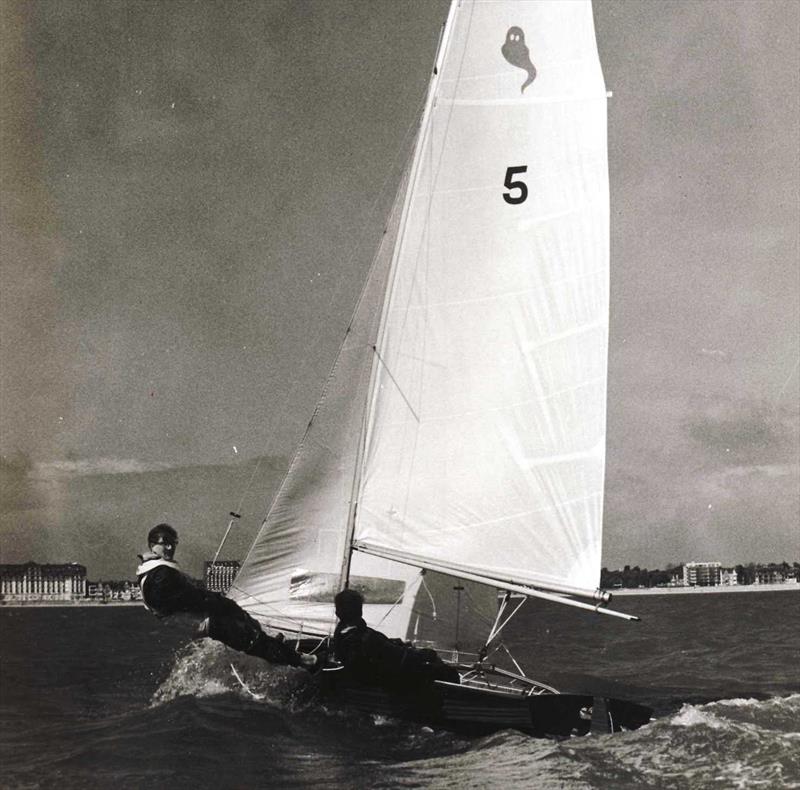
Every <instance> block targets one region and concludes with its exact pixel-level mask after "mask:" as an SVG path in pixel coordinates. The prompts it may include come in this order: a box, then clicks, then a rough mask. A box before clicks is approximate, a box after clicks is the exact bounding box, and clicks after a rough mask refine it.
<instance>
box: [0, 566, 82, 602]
mask: <svg viewBox="0 0 800 790" xmlns="http://www.w3.org/2000/svg"><path fill="white" fill-rule="evenodd" d="M85 597H86V568H85V567H84V566H83V565H78V563H76V562H68V563H65V564H62V565H39V563H37V562H26V563H24V564H23V565H0V600H2V601H76V600H79V599H81V598H85Z"/></svg>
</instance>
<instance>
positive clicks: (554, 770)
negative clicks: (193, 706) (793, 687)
mask: <svg viewBox="0 0 800 790" xmlns="http://www.w3.org/2000/svg"><path fill="white" fill-rule="evenodd" d="M314 689H315V684H314V683H313V682H311V679H310V677H309V676H308V675H307V674H306V673H305V672H303V671H301V670H294V669H290V668H283V667H275V666H271V665H268V664H265V663H264V662H263V661H261V660H259V659H256V658H251V657H248V656H242V655H240V654H235V653H233V652H232V651H230V650H228V649H227V648H225V647H224V646H222V645H220V644H218V643H213V642H210V641H208V640H206V641H204V642H197V643H192V644H191V645H189V646H187V647H186V648H184V649H182V650H181V651H179V653H178V654H177V655H176V657H175V662H174V665H173V667H172V670H171V671H170V673H169V675H168V677H167V678H166V679H165V680H164V682H163V683H162V684H161V685H160V686H159V688H158V689H157V690H156V692H155V694H154V695H153V699H152V701H151V707H158V706H164V705H170V704H172V703H176V702H177V703H178V704H180V700H181V698H186V697H194V698H197V699H199V700H202V699H205V700H208V699H209V698H212V699H213V698H218V700H219V702H218V703H217V704H218V705H223V700H224V701H225V702H224V707H228V706H231V705H232V706H234V707H235V706H239V707H242V706H243V707H244V708H245V709H250V710H261V711H266V710H268V709H271V710H272V711H274V712H275V713H276V714H278V715H280V716H281V719H282V721H283V723H284V725H285V726H287V727H289V728H290V729H291V730H293V731H295V732H297V730H298V729H302V731H303V732H305V737H309V736H310V731H309V728H311V729H312V730H313V735H311V736H310V737H313V738H314V739H315V740H316V739H317V738H319V739H320V740H321V741H322V740H325V739H327V738H330V737H335V738H348V739H351V740H353V741H358V740H359V739H365V738H366V739H369V740H370V741H371V742H372V744H373V745H374V746H376V748H377V747H378V742H380V743H381V744H382V745H381V746H380V749H382V750H383V751H382V755H383V758H384V759H386V758H388V760H387V762H388V763H389V764H391V771H390V776H391V779H390V780H389V781H388V783H386V784H382V782H381V779H380V777H379V776H378V777H376V781H375V783H374V786H376V787H383V786H385V787H388V786H392V787H404V786H414V787H419V786H425V787H434V788H435V787H452V786H458V787H464V788H468V787H494V786H501V785H505V786H508V785H509V784H510V785H512V786H520V787H534V786H535V787H537V788H545V789H546V788H562V789H563V788H566V789H567V790H571V788H587V787H589V788H608V787H614V788H618V789H619V790H625V788H639V787H643V786H646V787H653V788H665V790H666V788H673V787H676V786H681V787H686V788H698V789H699V788H703V789H705V788H714V787H719V788H723V787H724V788H731V787H733V788H751V787H764V788H778V787H780V788H793V787H794V788H800V727H799V726H798V723H797V722H798V719H799V718H800V694H793V695H790V696H785V697H771V698H767V699H752V698H735V699H726V700H720V701H716V702H708V703H705V704H688V703H687V704H684V705H682V706H681V707H680V709H679V710H677V711H675V712H673V713H671V714H669V715H665V716H662V717H661V718H659V719H656V720H655V721H653V722H651V724H650V725H648V726H646V727H643V728H641V729H640V730H637V731H635V732H627V733H621V734H615V735H590V736H587V737H585V738H573V739H568V740H564V741H546V740H544V741H543V740H537V739H534V738H529V737H527V736H525V735H521V734H520V733H517V732H512V731H505V732H500V733H496V734H494V735H492V736H489V737H485V738H477V739H476V738H473V739H464V738H460V737H456V736H454V735H451V734H448V733H441V732H435V731H433V730H431V729H430V728H428V727H422V726H419V725H413V724H408V723H403V722H399V721H396V720H392V719H387V718H385V717H379V716H375V717H371V718H370V717H366V718H365V717H364V716H361V715H356V714H353V713H348V712H342V711H330V710H327V709H326V708H325V706H324V704H323V703H322V702H321V701H320V700H319V699H318V698H317V697H316V696H315V691H314ZM237 700H238V701H237ZM308 714H313V715H308ZM319 714H321V715H319ZM337 716H338V717H341V718H340V720H339V721H337V720H336V718H332V717H337ZM309 722H311V723H309ZM334 732H335V733H336V734H335V735H333V733H334Z"/></svg>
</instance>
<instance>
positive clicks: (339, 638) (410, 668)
mask: <svg viewBox="0 0 800 790" xmlns="http://www.w3.org/2000/svg"><path fill="white" fill-rule="evenodd" d="M333 650H334V655H335V656H336V659H337V661H341V662H342V664H344V666H345V669H346V670H347V671H348V672H349V673H350V674H351V675H352V676H353V677H354V678H355V679H356V680H359V681H360V682H362V683H365V684H367V685H370V686H381V687H383V688H385V689H388V690H390V691H411V690H418V689H420V688H421V687H424V686H427V685H429V684H431V683H432V682H433V681H434V680H446V681H448V682H450V683H458V682H459V680H460V679H459V675H458V672H457V671H456V670H455V669H454V668H453V667H449V666H447V665H446V664H445V663H444V662H443V661H442V660H441V659H440V658H439V656H438V655H437V653H436V651H435V650H431V649H428V648H416V647H412V646H411V645H407V644H405V643H404V642H402V641H401V640H400V639H389V637H387V636H385V635H384V634H382V633H381V632H380V631H376V630H375V629H373V628H370V627H369V626H368V625H367V624H366V623H365V622H364V620H363V619H361V620H359V621H358V622H357V623H343V622H340V623H339V625H337V626H336V630H335V631H334V634H333Z"/></svg>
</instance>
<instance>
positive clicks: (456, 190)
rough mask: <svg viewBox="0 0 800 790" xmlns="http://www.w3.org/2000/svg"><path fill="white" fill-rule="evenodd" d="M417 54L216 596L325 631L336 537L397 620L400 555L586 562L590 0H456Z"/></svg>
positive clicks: (597, 342)
mask: <svg viewBox="0 0 800 790" xmlns="http://www.w3.org/2000/svg"><path fill="white" fill-rule="evenodd" d="M437 72H438V73H437V75H436V76H434V78H433V80H432V84H431V89H432V93H431V95H430V97H429V103H428V105H427V108H426V112H425V114H424V117H423V123H422V126H421V128H420V132H419V138H418V143H417V148H416V153H415V156H414V160H413V162H412V164H411V167H410V169H409V177H408V181H407V182H406V183H404V185H403V187H402V190H401V192H402V194H401V199H400V200H398V203H397V207H396V209H395V211H394V213H393V215H392V218H391V223H390V231H389V232H388V233H387V235H386V237H385V239H384V247H383V248H382V250H381V253H380V255H379V257H378V259H377V261H376V264H375V265H374V267H373V269H372V273H371V277H370V280H369V282H368V284H367V286H366V289H365V291H364V293H363V294H362V298H361V300H360V302H359V307H358V309H357V311H356V314H355V318H354V320H353V323H352V325H351V328H350V331H349V332H348V335H347V339H346V341H345V344H344V346H343V348H342V351H341V353H340V355H339V358H338V360H337V363H336V365H335V367H334V369H333V371H332V373H331V376H330V378H329V380H328V382H327V385H326V391H325V393H324V395H323V398H322V400H321V402H320V404H319V406H318V408H317V411H316V413H315V416H314V419H313V420H312V422H311V424H310V426H309V429H308V432H307V434H306V437H305V439H304V442H303V445H302V446H301V448H300V450H299V451H298V454H297V455H296V457H295V459H294V461H293V464H292V467H291V469H290V472H289V475H288V477H287V479H286V481H285V482H284V485H283V487H282V489H281V491H280V493H279V495H278V497H277V498H276V500H275V503H274V504H273V507H272V508H271V510H270V513H269V515H268V517H267V519H266V520H265V524H264V526H263V527H262V529H261V532H260V533H259V536H258V537H257V539H256V541H255V543H254V545H253V547H252V549H251V551H250V553H249V554H248V556H247V558H246V560H245V562H244V564H243V567H242V569H241V571H240V574H239V576H238V578H237V580H236V583H235V586H234V588H233V589H232V591H231V593H230V594H231V596H232V597H234V598H235V599H236V600H238V601H239V602H240V603H241V604H242V605H243V606H244V607H245V608H247V609H249V610H250V611H251V612H253V613H254V614H255V615H256V616H258V617H259V618H260V619H261V620H262V621H264V622H266V623H267V624H269V625H270V626H273V627H276V628H281V629H284V630H288V631H291V632H294V633H309V634H320V635H322V634H326V633H329V632H330V630H331V628H332V625H333V622H334V618H333V614H332V607H331V603H330V602H331V599H332V595H333V593H334V592H335V590H336V587H337V583H338V579H339V573H340V571H341V568H342V564H343V562H344V561H346V558H347V557H348V554H349V551H350V545H349V543H350V538H351V536H352V538H353V545H354V546H355V548H356V549H359V550H358V551H355V552H354V554H353V560H352V567H351V568H350V579H351V583H353V584H355V586H362V587H363V588H364V590H365V596H366V600H367V601H368V602H370V603H371V605H370V606H369V607H368V608H367V612H366V619H367V620H368V622H370V623H371V624H372V625H380V627H381V628H382V630H384V631H386V632H388V633H391V634H392V635H393V636H394V635H400V636H407V635H409V633H410V632H411V630H412V629H413V621H412V616H413V612H412V606H413V599H414V596H415V593H417V592H419V589H420V587H419V585H420V583H421V581H422V580H421V577H420V574H419V570H418V569H419V568H430V569H434V570H440V571H444V572H450V573H452V574H453V575H454V576H460V577H463V578H476V579H482V580H485V581H486V582H487V583H489V584H493V583H494V584H496V586H499V587H502V586H503V585H504V584H513V585H535V586H537V587H541V588H545V589H550V590H556V591H563V590H573V589H574V590H577V591H581V592H586V593H587V594H590V593H591V592H592V591H593V590H594V589H595V588H596V587H597V585H598V582H599V573H600V551H601V530H602V504H603V482H604V465H605V406H606V403H605V398H606V395H605V393H606V358H607V338H608V278H609V249H608V248H609V236H608V225H609V197H608V174H607V173H608V165H607V149H606V92H605V85H604V82H603V77H602V72H601V69H600V63H599V59H598V55H597V48H596V43H595V37H594V25H593V19H592V10H591V4H590V2H588V0H587V1H586V2H583V1H582V0H578V1H577V2H563V0H555V1H554V2H549V1H545V0H530V1H529V2H519V1H515V0H497V2H490V1H486V0H463V1H462V2H460V3H459V2H454V4H453V7H452V8H451V12H450V16H449V22H448V26H447V29H446V30H445V33H444V35H443V39H442V52H441V54H440V56H439V60H438V69H437ZM373 346H374V348H373ZM391 559H396V560H399V562H391ZM415 566H416V567H415ZM382 580H383V581H382ZM491 595H493V591H492V593H491ZM490 597H491V596H490ZM397 602H399V603H398V605H397V606H393V604H394V603H397Z"/></svg>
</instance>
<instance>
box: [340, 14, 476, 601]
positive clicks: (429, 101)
mask: <svg viewBox="0 0 800 790" xmlns="http://www.w3.org/2000/svg"><path fill="white" fill-rule="evenodd" d="M459 4H460V0H451V2H450V8H449V10H448V13H447V19H446V20H445V22H444V25H443V27H442V33H441V36H440V38H439V45H438V48H437V51H436V57H435V58H434V64H433V71H432V72H431V77H430V80H429V81H428V92H427V96H426V98H425V106H424V108H423V110H422V116H421V118H420V124H419V133H418V135H417V142H416V145H415V147H414V156H413V159H412V164H411V173H410V177H409V180H408V184H407V186H406V192H405V195H404V197H403V209H402V213H401V217H400V226H399V229H398V236H397V238H398V242H397V244H396V246H395V250H394V253H393V255H392V264H391V268H390V270H389V281H388V285H387V288H386V295H385V298H384V310H383V315H385V312H386V305H387V304H388V302H389V295H390V294H391V291H392V280H393V276H394V274H395V272H396V269H397V261H398V260H399V258H400V250H401V248H402V245H403V230H404V228H405V225H406V222H407V219H408V208H409V205H410V204H411V195H412V193H413V188H414V185H415V184H416V181H417V178H418V175H419V169H420V161H421V159H422V151H423V147H424V144H425V130H426V126H427V123H428V119H429V117H430V114H431V110H432V109H433V105H434V101H435V98H436V86H437V84H438V82H439V74H440V73H441V66H442V61H443V60H444V56H445V53H446V52H447V45H448V42H449V39H450V34H451V32H452V29H453V23H454V21H455V16H456V11H457V9H458V6H459ZM383 325H384V322H383V317H382V318H381V327H380V328H379V331H378V337H380V335H381V332H382V330H383ZM372 350H373V361H372V371H371V375H370V384H369V387H368V389H367V399H366V402H365V404H364V419H363V421H362V424H361V436H360V438H359V442H358V450H357V455H356V463H355V468H354V471H353V487H352V493H351V495H350V510H349V513H348V517H347V531H346V533H345V540H344V553H343V556H342V570H341V574H340V577H339V589H344V588H345V587H348V586H349V584H350V565H351V562H352V558H353V535H354V533H355V526H356V513H357V511H358V492H359V489H360V487H361V477H362V462H363V458H364V451H365V449H366V444H367V428H368V422H369V420H368V417H369V409H370V404H371V403H372V401H373V394H374V390H375V371H376V369H377V366H378V364H380V363H379V361H378V356H377V350H376V347H375V346H373V348H372Z"/></svg>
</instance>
